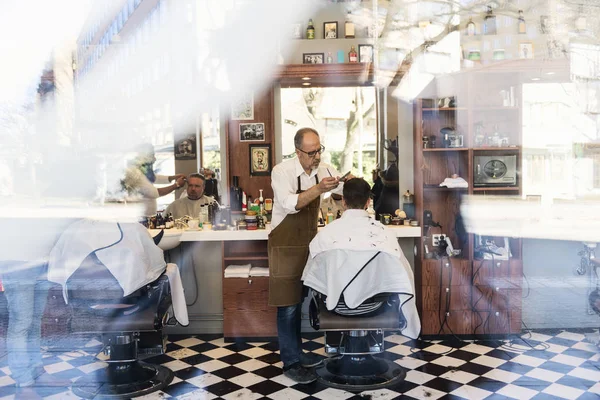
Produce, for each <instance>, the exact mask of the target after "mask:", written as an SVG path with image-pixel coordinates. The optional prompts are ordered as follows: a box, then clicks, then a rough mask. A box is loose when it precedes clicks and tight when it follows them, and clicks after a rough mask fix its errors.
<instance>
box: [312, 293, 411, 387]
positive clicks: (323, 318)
mask: <svg viewBox="0 0 600 400" xmlns="http://www.w3.org/2000/svg"><path fill="white" fill-rule="evenodd" d="M325 299H326V296H324V295H323V294H320V293H317V292H314V291H313V292H312V298H311V302H310V307H309V315H310V324H311V326H312V327H313V329H315V330H318V331H324V332H325V343H326V352H327V353H329V354H337V355H336V356H333V357H331V358H329V359H326V360H325V362H324V364H323V365H322V366H321V367H319V368H317V369H316V373H317V375H318V377H319V381H320V382H322V383H323V384H325V385H327V386H331V387H334V388H337V389H343V390H347V391H352V392H361V391H363V390H375V389H382V388H387V387H391V386H394V385H396V384H399V383H401V382H403V381H404V378H405V377H406V371H405V370H404V369H403V368H402V367H400V366H399V365H398V364H396V363H394V362H391V361H389V360H386V359H384V358H381V357H376V356H374V354H377V353H383V352H384V350H385V348H384V334H385V331H397V330H399V329H401V328H403V327H404V326H401V325H402V323H401V322H400V321H404V324H405V323H406V322H405V320H404V317H403V316H402V314H401V312H400V307H399V301H400V299H399V298H398V295H397V294H388V293H384V294H379V295H376V296H374V297H372V298H371V299H368V300H366V301H365V302H363V303H362V304H361V305H360V306H358V307H357V308H356V309H350V308H348V307H347V306H346V304H345V303H344V300H343V297H342V298H341V299H340V301H339V303H338V304H337V306H336V307H335V308H334V309H333V310H332V311H329V310H327V306H326V305H325Z"/></svg>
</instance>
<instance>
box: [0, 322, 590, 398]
mask: <svg viewBox="0 0 600 400" xmlns="http://www.w3.org/2000/svg"><path fill="white" fill-rule="evenodd" d="M585 333H592V331H535V332H532V333H528V334H524V335H523V338H525V339H528V343H529V344H530V345H532V346H535V349H531V347H529V346H528V345H526V343H525V342H524V341H523V340H521V339H519V338H516V339H514V340H512V342H510V341H469V342H460V341H458V340H444V341H420V340H419V341H415V340H409V339H407V338H404V337H402V336H397V335H390V336H388V337H387V338H386V346H387V351H386V352H385V353H384V356H385V357H386V358H388V359H389V360H392V361H394V362H396V363H398V364H400V365H401V366H403V367H404V368H406V369H407V370H408V372H407V376H406V381H405V382H404V383H402V384H401V385H399V386H398V387H395V388H393V389H383V390H377V391H371V392H364V393H361V394H359V395H356V394H352V393H348V392H344V391H341V390H337V389H331V388H327V387H325V386H323V385H321V384H319V383H313V384H310V385H298V384H295V383H294V382H293V381H291V380H289V379H288V378H286V377H285V376H283V375H282V372H281V362H280V360H279V354H278V347H277V344H276V343H234V344H231V343H225V342H224V341H223V338H222V337H220V336H217V335H198V336H182V335H178V336H176V335H171V336H169V344H168V348H167V353H166V354H164V355H160V356H156V357H153V358H150V359H147V361H149V362H153V363H160V364H163V365H166V366H167V367H169V368H171V369H172V370H173V371H174V372H175V376H176V377H175V379H174V380H173V383H171V385H170V386H169V387H167V388H166V389H165V390H164V391H162V392H157V393H153V394H150V395H148V396H145V397H140V399H164V398H177V399H228V400H229V399H238V400H242V399H274V400H279V399H292V400H294V399H324V400H325V399H327V400H329V399H342V400H344V399H350V398H355V399H378V400H386V399H428V400H435V399H441V398H443V399H463V398H465V399H484V398H485V399H507V398H512V399H519V400H520V399H599V398H600V383H599V382H600V353H599V352H598V348H597V347H596V346H595V345H593V344H591V343H589V342H588V341H587V340H586V336H585ZM99 349H100V343H99V342H97V341H95V340H93V341H91V342H89V343H87V344H86V345H85V346H81V347H79V348H78V349H77V350H74V351H70V352H56V351H52V349H48V351H46V353H45V358H44V361H45V368H46V371H47V372H48V373H50V374H53V375H55V376H57V377H59V378H61V379H70V380H72V381H73V382H75V381H76V380H77V379H78V378H79V377H81V376H83V375H85V374H87V373H90V372H91V371H94V370H96V369H98V368H102V367H103V366H105V363H103V362H102V360H101V359H98V358H97V357H95V356H94V354H97V352H98V351H99ZM304 349H305V350H306V351H312V352H314V353H317V354H320V355H323V354H324V352H323V337H322V336H321V335H320V334H306V335H305V339H304ZM0 357H2V358H0V399H1V400H4V399H12V398H14V397H15V396H14V393H15V388H14V385H13V384H14V382H13V380H12V379H11V378H10V370H9V369H8V367H7V365H6V362H7V361H6V356H0ZM36 390H37V391H38V393H39V394H40V395H41V396H42V397H43V398H45V399H74V398H77V397H76V396H75V395H73V393H72V392H71V391H70V390H69V389H68V388H56V389H50V388H36Z"/></svg>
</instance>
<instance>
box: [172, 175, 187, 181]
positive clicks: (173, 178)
mask: <svg viewBox="0 0 600 400" xmlns="http://www.w3.org/2000/svg"><path fill="white" fill-rule="evenodd" d="M180 178H183V180H184V181H185V174H175V175H171V176H169V180H170V181H173V180H179V179H180Z"/></svg>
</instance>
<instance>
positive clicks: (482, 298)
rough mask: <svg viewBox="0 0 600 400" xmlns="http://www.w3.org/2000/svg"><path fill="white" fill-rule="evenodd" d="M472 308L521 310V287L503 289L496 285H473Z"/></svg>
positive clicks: (481, 309)
mask: <svg viewBox="0 0 600 400" xmlns="http://www.w3.org/2000/svg"><path fill="white" fill-rule="evenodd" d="M472 298H473V309H474V310H480V311H484V310H496V311H508V310H513V309H515V310H521V309H522V300H521V289H505V288H500V287H498V286H496V287H491V286H481V285H475V286H473V291H472Z"/></svg>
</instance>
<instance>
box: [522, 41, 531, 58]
mask: <svg viewBox="0 0 600 400" xmlns="http://www.w3.org/2000/svg"><path fill="white" fill-rule="evenodd" d="M519 58H526V59H530V60H531V59H533V43H531V42H525V43H519Z"/></svg>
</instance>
